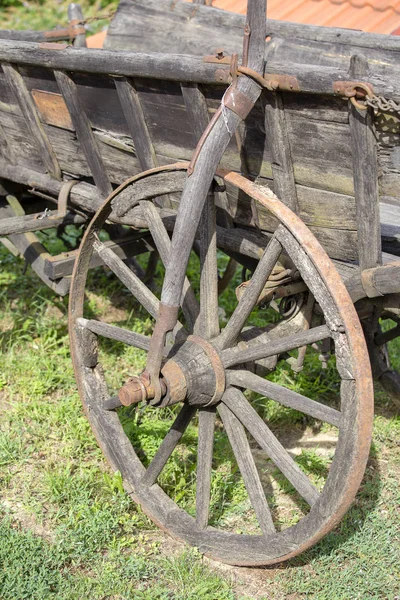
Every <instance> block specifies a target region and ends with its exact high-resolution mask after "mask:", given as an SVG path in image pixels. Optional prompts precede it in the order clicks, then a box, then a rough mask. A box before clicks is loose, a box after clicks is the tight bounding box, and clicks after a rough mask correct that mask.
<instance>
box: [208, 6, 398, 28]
mask: <svg viewBox="0 0 400 600" xmlns="http://www.w3.org/2000/svg"><path fill="white" fill-rule="evenodd" d="M213 6H215V7H216V8H223V9H225V10H230V11H232V12H237V13H242V14H243V13H245V12H246V6H247V1H246V0H214V1H213ZM268 16H269V18H270V19H277V20H282V21H293V22H295V23H307V24H309V25H324V26H328V27H346V28H349V29H362V30H363V31H370V32H375V33H393V32H394V30H396V29H398V28H399V27H400V0H292V1H291V2H283V1H282V0H268Z"/></svg>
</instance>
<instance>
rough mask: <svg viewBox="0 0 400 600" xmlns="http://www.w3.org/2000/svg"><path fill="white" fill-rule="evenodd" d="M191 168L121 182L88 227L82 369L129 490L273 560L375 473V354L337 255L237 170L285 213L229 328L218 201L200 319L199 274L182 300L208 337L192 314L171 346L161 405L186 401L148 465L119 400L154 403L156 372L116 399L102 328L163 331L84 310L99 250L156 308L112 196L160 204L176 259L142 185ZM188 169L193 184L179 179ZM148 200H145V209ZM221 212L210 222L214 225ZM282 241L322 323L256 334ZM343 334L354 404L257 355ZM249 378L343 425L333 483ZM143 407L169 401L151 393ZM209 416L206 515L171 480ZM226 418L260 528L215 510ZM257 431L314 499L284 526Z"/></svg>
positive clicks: (74, 312)
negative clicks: (262, 371) (264, 406)
mask: <svg viewBox="0 0 400 600" xmlns="http://www.w3.org/2000/svg"><path fill="white" fill-rule="evenodd" d="M183 169H185V165H184V164H183V165H182V164H181V165H174V166H171V167H165V168H160V169H155V170H153V171H148V172H147V173H144V174H141V175H138V176H137V177H135V178H133V179H132V180H131V183H130V184H128V183H126V184H125V185H124V186H121V187H120V188H119V189H118V190H116V191H115V192H114V193H113V194H112V195H111V196H110V197H109V198H108V200H107V201H106V202H105V204H104V205H103V207H102V208H101V209H100V211H99V212H98V213H97V214H96V216H95V217H94V219H93V220H92V222H91V224H90V226H89V228H88V230H87V231H86V234H85V237H84V240H83V242H82V246H81V249H80V254H79V257H78V259H77V261H76V265H75V271H74V276H73V282H72V288H71V295H70V298H71V300H70V336H71V351H72V356H73V362H74V369H75V374H76V378H77V382H78V386H79V390H80V395H81V398H82V402H83V405H84V408H85V411H86V414H87V416H88V418H89V420H90V423H91V426H92V428H93V430H94V433H95V435H96V437H97V440H98V442H99V444H100V446H101V447H102V449H103V451H104V453H105V455H106V456H107V458H108V460H109V462H110V463H111V465H112V467H113V468H114V469H117V470H119V471H120V472H121V474H122V476H123V479H124V481H125V486H126V489H127V490H128V491H129V492H130V493H131V495H132V496H133V498H134V499H135V500H136V501H137V502H139V503H140V504H141V506H142V508H143V510H144V511H145V512H146V513H147V514H148V515H149V516H150V517H151V518H152V519H153V521H154V522H155V523H156V524H157V525H159V526H160V527H161V528H163V529H164V530H166V531H168V532H169V533H170V534H171V535H173V536H174V537H177V538H179V539H181V540H184V541H185V542H188V543H189V544H192V545H194V546H197V547H198V548H199V549H200V551H201V552H203V553H206V554H207V555H209V556H211V557H213V558H215V559H217V560H221V561H223V562H227V563H230V564H236V565H267V564H273V563H276V562H280V561H282V560H285V559H288V558H290V557H293V556H295V555H296V554H298V553H300V552H301V551H303V550H305V549H306V548H308V547H310V546H311V545H313V544H314V543H315V542H317V541H318V540H319V539H320V538H321V537H322V536H323V535H325V534H326V533H327V532H328V531H330V530H331V529H332V528H333V527H334V526H335V524H336V523H337V522H338V520H339V519H340V518H341V516H342V515H343V514H344V513H345V511H346V510H347V509H348V507H349V505H350V503H351V502H352V500H353V498H354V495H355V493H356V491H357V489H358V486H359V484H360V481H361V478H362V475H363V472H364V468H365V464H366V461H367V457H368V451H369V445H370V438H371V424H372V414H373V413H372V398H373V395H372V385H371V374H370V367H369V362H368V358H367V356H368V355H367V351H366V347H365V342H364V338H363V336H362V332H361V327H360V323H359V321H358V319H357V316H356V313H355V310H354V307H353V305H352V303H351V301H350V298H349V296H348V294H347V292H346V289H345V288H344V285H343V283H342V281H341V279H340V277H339V275H338V274H337V272H336V270H335V269H334V267H333V266H332V263H331V262H330V260H329V258H328V257H327V255H326V254H325V252H324V251H323V250H322V248H321V247H320V246H319V244H318V242H317V241H316V240H315V238H314V237H313V235H312V234H311V233H310V232H309V230H308V229H307V228H306V227H305V226H304V224H303V223H302V222H301V220H300V219H299V218H298V217H296V215H294V214H293V213H292V212H291V211H290V210H289V209H288V208H287V207H285V206H284V205H283V204H282V203H281V202H280V201H279V200H277V199H276V197H274V196H273V194H272V192H270V191H269V190H268V189H266V188H261V187H259V186H256V185H255V184H252V183H250V182H248V181H247V180H246V179H244V178H243V177H241V176H239V175H236V174H233V173H228V174H223V176H224V178H225V180H226V181H227V182H230V184H231V185H236V186H237V187H239V188H241V189H242V190H243V191H244V192H246V193H248V194H249V195H250V196H251V197H253V198H254V199H255V200H256V201H258V202H260V203H261V204H263V205H264V207H266V208H267V209H269V210H270V211H271V212H272V213H273V214H274V215H275V217H277V218H278V220H279V221H280V225H279V226H278V228H277V229H276V231H275V233H274V235H273V236H272V237H271V240H270V242H269V244H268V246H267V248H266V250H265V252H264V254H263V255H262V258H261V260H260V262H259V264H258V267H257V269H256V271H255V272H254V275H253V278H252V281H251V284H250V285H249V286H248V289H247V290H246V292H245V294H244V295H243V297H242V298H241V300H240V301H239V302H238V304H237V307H236V309H235V310H234V312H233V314H232V316H231V317H230V319H229V320H228V322H227V323H226V325H225V327H224V328H223V329H222V331H221V332H220V329H219V324H218V320H217V314H218V310H217V309H218V294H217V274H216V245H215V235H214V234H215V220H214V218H213V210H212V207H211V208H210V204H208V205H207V204H206V209H205V211H208V215H209V218H208V219H206V220H205V221H203V233H202V235H201V240H200V244H201V247H202V261H201V280H200V317H199V319H198V320H197V321H196V319H197V314H196V299H195V297H194V294H193V292H192V291H191V288H190V286H189V284H188V282H187V283H186V289H185V292H184V293H183V294H182V298H183V302H182V304H181V306H182V309H183V310H182V313H181V314H182V315H183V316H181V320H182V321H183V320H184V319H185V323H186V327H187V329H188V333H189V334H190V333H191V331H190V330H193V328H194V331H195V335H194V336H193V335H192V336H189V337H186V334H185V333H184V327H183V325H182V326H179V325H178V326H177V327H176V328H175V330H174V333H173V336H172V337H173V339H172V344H173V346H172V350H171V346H169V347H168V348H166V349H165V353H164V354H165V355H168V357H166V358H165V361H164V367H163V369H162V373H163V379H162V381H161V387H162V390H163V398H162V401H161V405H165V404H173V403H177V406H176V407H175V409H176V410H179V412H177V416H176V418H175V420H174V422H173V424H172V425H171V428H170V429H169V432H168V433H167V435H166V436H165V438H164V439H163V441H162V442H161V444H160V446H159V448H158V450H157V452H156V453H155V456H154V457H153V458H152V460H151V462H150V464H149V465H148V466H145V465H144V464H143V461H144V459H143V458H142V455H141V453H140V452H137V451H136V450H135V448H134V447H133V446H132V444H131V442H130V441H129V439H128V437H127V436H126V435H125V433H124V430H123V427H122V425H121V421H120V417H119V410H112V409H113V407H114V408H115V407H116V406H120V404H121V400H122V401H123V402H125V403H126V404H129V403H132V402H134V401H135V402H136V401H137V400H138V399H140V398H147V401H148V404H150V405H151V402H152V397H153V396H154V394H152V390H151V386H150V387H146V385H145V383H146V382H144V383H143V379H142V380H140V378H136V379H135V378H134V379H133V380H132V381H130V382H127V384H126V385H125V386H123V388H122V389H121V390H120V392H119V397H118V398H117V399H116V398H115V397H111V398H110V392H109V391H108V388H107V384H106V382H105V376H104V372H103V367H102V365H101V364H100V363H99V359H98V354H97V347H98V340H99V338H100V339H101V338H102V337H111V338H114V339H116V340H120V341H123V342H125V343H126V344H129V345H133V346H136V347H137V348H142V349H144V350H148V348H149V344H150V338H149V337H148V336H144V335H141V334H137V333H134V332H128V331H126V330H125V329H122V328H119V327H115V326H114V327H113V326H110V325H107V324H103V323H101V322H98V321H92V320H87V319H84V318H83V317H84V314H83V296H84V290H85V285H86V278H87V270H88V263H89V260H90V256H91V254H92V252H93V249H94V248H96V250H97V252H99V253H100V254H101V255H102V257H103V259H104V261H105V262H106V264H108V266H109V267H110V268H111V269H112V270H113V271H114V273H115V274H116V275H117V277H119V278H120V279H121V281H122V282H123V283H124V285H125V286H126V287H127V288H128V289H129V290H130V291H131V292H132V294H134V296H135V297H136V299H137V300H138V301H139V302H140V304H142V306H143V307H145V309H146V310H147V311H148V312H149V313H150V314H151V315H153V316H154V317H155V316H156V312H157V307H158V300H157V298H156V297H155V296H154V295H153V294H152V293H151V292H150V291H149V290H148V289H147V288H146V286H145V285H144V284H143V283H142V282H140V281H139V280H138V278H136V277H135V276H134V275H133V274H132V273H131V272H127V270H126V269H124V266H123V264H122V263H121V261H119V260H118V258H117V257H116V256H115V255H112V253H109V252H107V251H106V250H105V248H104V247H103V246H102V244H101V243H100V242H99V241H98V238H97V231H98V230H99V229H100V228H101V226H102V224H103V223H104V221H105V219H107V218H108V216H109V215H110V213H111V209H112V207H113V206H114V209H115V208H118V204H119V205H121V202H120V200H119V199H120V198H121V197H122V193H123V189H124V188H128V186H129V185H130V187H129V188H128V189H129V190H130V191H131V199H132V200H131V206H130V208H129V211H130V212H129V211H128V212H127V213H126V214H127V216H128V217H129V215H130V216H131V218H132V219H133V217H134V215H135V214H137V213H135V211H139V212H140V211H142V212H141V214H142V215H143V214H144V215H145V216H146V215H147V216H146V218H147V219H148V223H149V227H150V229H151V232H152V235H153V238H154V240H155V242H156V245H157V247H158V250H159V253H160V256H161V258H162V259H163V260H168V258H169V257H168V248H169V237H168V235H167V234H166V231H165V229H164V227H163V223H162V221H161V219H160V218H159V213H158V212H157V209H156V208H155V205H154V204H152V203H150V202H149V201H148V200H149V194H148V193H147V195H146V193H145V192H143V193H142V196H141V197H140V194H138V193H135V189H139V188H140V189H143V190H144V189H145V186H143V185H142V184H143V183H146V182H147V183H149V184H150V187H151V182H152V179H154V181H155V180H156V179H157V177H159V175H160V173H164V174H168V185H165V189H164V193H167V192H171V190H174V191H178V188H179V187H182V186H183V183H182V170H183ZM178 180H179V181H181V184H179V182H178V183H176V184H174V181H178ZM135 186H136V188H135ZM141 186H142V188H141ZM153 188H154V193H153V195H156V194H157V195H158V196H160V195H161V194H162V190H160V186H159V185H158V184H157V185H156V184H155V185H154V186H153ZM142 199H144V202H143V203H141V200H142ZM122 204H123V203H122ZM135 204H136V205H139V207H138V206H136V208H135V207H134V205H135ZM207 207H208V208H207ZM125 208H126V205H125ZM142 218H143V217H142ZM207 223H208V226H207V227H204V224H207ZM282 251H284V252H286V253H287V254H288V255H289V256H290V258H291V259H292V261H293V263H294V265H295V267H296V269H297V270H298V272H299V273H300V275H301V278H302V280H303V281H304V282H305V284H306V285H307V286H308V290H309V292H310V293H312V295H313V297H314V298H315V302H316V307H317V310H316V311H315V314H317V315H318V314H319V319H320V321H319V324H317V325H316V326H314V323H312V324H311V327H310V328H309V329H308V330H301V328H300V330H299V329H297V330H296V329H294V330H290V328H289V329H287V328H286V325H287V324H285V323H284V325H283V326H282V325H281V326H280V329H279V328H278V329H277V330H275V332H277V333H278V335H275V337H274V336H273V335H272V336H271V335H270V333H269V332H270V331H271V330H272V331H273V329H274V328H272V329H271V328H264V329H263V328H261V330H259V329H257V328H253V329H251V328H250V330H249V329H247V330H246V331H247V334H246V335H245V334H244V333H243V332H244V331H245V325H246V323H248V317H249V315H250V313H251V310H252V309H253V307H254V306H255V304H256V302H257V299H258V297H259V294H260V291H261V290H262V289H263V287H264V285H265V282H266V280H267V279H268V277H269V275H270V273H271V271H272V269H273V267H274V265H275V264H276V261H277V259H278V257H279V255H280V254H281V252H282ZM276 327H279V324H278V325H277V326H276ZM249 331H250V334H249ZM182 334H183V335H182ZM243 336H244V337H245V338H246V340H247V341H244V339H243ZM240 338H241V341H240V342H238V340H239V339H240ZM329 338H330V339H331V340H332V344H333V345H334V346H335V350H336V365H337V371H338V375H339V377H340V379H341V387H340V396H341V405H340V410H336V409H334V408H331V407H330V406H327V405H324V404H321V403H319V402H317V401H314V400H311V399H309V398H307V397H305V396H303V395H301V394H299V393H296V392H293V391H292V390H290V389H288V388H286V387H283V386H281V385H278V384H276V383H273V382H271V381H269V380H268V379H265V378H264V377H261V376H260V375H257V374H256V373H255V372H254V361H256V362H257V361H258V360H260V361H264V362H265V360H266V359H268V357H274V356H275V357H278V359H283V358H285V357H287V354H286V353H287V352H289V351H291V350H292V349H295V348H300V347H305V346H309V345H311V344H314V345H315V343H317V342H318V341H319V340H322V339H329ZM211 340H212V343H210V341H211ZM246 389H247V390H251V391H253V392H256V393H259V394H260V395H261V397H265V396H267V397H269V398H271V399H273V400H274V401H276V402H278V403H281V404H282V405H284V406H289V407H292V408H295V409H296V410H298V411H300V412H301V413H303V414H304V415H305V416H308V417H309V416H311V417H314V418H315V419H317V420H319V421H322V422H325V423H328V424H329V426H332V427H333V428H337V429H338V437H337V443H336V446H335V452H334V456H333V459H332V461H331V464H330V467H329V473H328V475H327V478H326V482H325V484H324V486H323V488H322V489H318V488H317V486H316V485H314V484H313V482H312V481H311V479H310V477H309V476H308V475H306V474H305V472H304V471H303V470H301V469H300V468H299V465H298V464H297V462H296V461H295V460H294V459H293V457H292V456H291V455H290V454H289V453H288V452H287V450H286V449H285V447H284V445H283V444H282V443H280V441H279V440H278V439H277V437H276V436H275V434H274V433H273V432H272V431H271V429H270V428H269V427H268V425H267V424H266V422H265V421H264V420H263V419H262V418H261V417H260V416H259V414H258V413H257V411H256V410H255V408H254V406H253V397H254V396H251V397H250V400H248V399H247V397H246V396H245V393H244V392H245V390H246ZM143 410H145V411H147V410H148V411H157V410H162V409H161V408H158V407H157V406H147V405H146V408H144V409H143ZM152 414H154V413H152ZM197 422H198V451H197V467H196V469H197V471H196V502H195V504H196V507H195V511H194V512H195V516H192V514H190V512H191V511H190V510H189V509H187V510H186V509H185V508H182V507H180V506H179V505H178V503H179V500H177V502H175V501H174V500H173V499H171V497H170V496H169V495H168V494H167V493H166V492H165V491H164V490H163V489H162V488H161V486H160V485H159V484H158V483H157V481H158V480H159V477H160V474H161V475H162V472H163V469H164V467H165V465H166V463H167V461H168V459H169V457H170V456H171V454H172V452H173V450H174V449H175V448H177V446H178V445H179V443H180V442H181V441H182V436H183V434H184V432H185V430H186V428H187V427H188V425H189V423H197ZM132 426H133V424H132ZM222 428H223V429H224V430H225V432H226V434H227V438H228V440H229V443H230V445H231V448H232V450H233V454H234V455H235V457H236V462H237V465H238V468H239V471H240V473H241V476H242V478H243V482H244V488H243V489H246V490H247V493H248V498H249V500H250V503H251V506H252V507H253V509H254V513H255V515H256V517H257V521H258V527H257V528H256V527H254V528H253V529H252V526H249V528H248V529H247V530H246V532H245V533H237V525H235V526H234V531H232V530H230V528H229V523H228V524H226V523H222V524H221V523H220V522H218V521H217V522H216V521H215V520H214V521H213V515H212V513H211V512H210V486H211V481H210V480H211V479H212V474H211V466H212V460H213V438H214V434H215V433H216V432H220V431H221V430H222ZM254 442H256V445H257V453H259V452H261V451H264V452H265V453H266V455H267V456H268V457H269V459H270V461H272V463H273V464H274V465H275V467H276V468H277V470H278V471H279V472H280V474H281V477H282V478H283V479H284V480H286V483H287V485H286V487H287V489H288V490H289V491H288V494H294V495H295V496H296V497H297V498H299V499H300V500H299V501H300V502H302V503H303V506H306V507H307V508H303V509H302V510H303V512H302V516H301V517H299V519H298V522H297V523H295V524H294V525H292V526H288V527H286V528H282V527H281V528H279V527H278V528H277V527H276V523H275V517H274V516H273V515H272V511H271V507H270V506H269V503H268V501H267V499H266V495H265V491H264V489H263V484H262V482H261V478H260V474H259V469H258V467H257V464H256V461H255V458H254V453H255V451H254V445H255V443H254ZM252 447H253V450H252ZM254 513H252V514H254ZM249 514H250V513H249ZM209 523H211V525H209ZM235 528H236V529H235ZM244 529H245V527H244V526H243V527H241V530H242V531H243V530H244Z"/></svg>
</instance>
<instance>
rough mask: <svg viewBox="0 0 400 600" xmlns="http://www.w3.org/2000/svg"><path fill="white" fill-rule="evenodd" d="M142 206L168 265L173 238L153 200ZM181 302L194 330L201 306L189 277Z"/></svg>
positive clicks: (158, 248)
mask: <svg viewBox="0 0 400 600" xmlns="http://www.w3.org/2000/svg"><path fill="white" fill-rule="evenodd" d="M140 206H141V207H142V208H143V210H144V214H145V217H146V221H147V226H148V228H149V230H150V233H151V235H152V237H153V240H154V243H155V244H156V246H157V250H158V252H159V254H160V257H161V260H162V261H163V263H164V265H165V266H167V265H168V262H169V259H170V257H171V240H170V239H169V235H168V233H167V230H166V228H165V225H164V223H163V222H162V219H161V217H160V213H159V212H158V210H157V209H156V207H155V206H154V204H153V203H152V202H141V203H140ZM181 302H182V310H183V313H184V315H185V318H186V320H187V322H188V324H189V327H190V328H191V329H192V331H193V329H194V327H195V324H196V321H197V318H198V316H199V311H200V307H199V303H198V302H197V298H196V296H195V294H194V292H193V289H192V286H191V285H190V281H189V280H188V278H187V277H185V280H184V284H183V291H182V298H181Z"/></svg>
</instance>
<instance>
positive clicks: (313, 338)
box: [221, 325, 331, 368]
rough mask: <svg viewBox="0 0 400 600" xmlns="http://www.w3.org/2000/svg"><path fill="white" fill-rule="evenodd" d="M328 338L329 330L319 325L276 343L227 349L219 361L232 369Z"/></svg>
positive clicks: (249, 344) (250, 344)
mask: <svg viewBox="0 0 400 600" xmlns="http://www.w3.org/2000/svg"><path fill="white" fill-rule="evenodd" d="M329 337H331V331H330V329H329V328H328V327H327V326H326V325H321V326H319V327H313V328H312V329H309V330H308V331H305V332H301V333H295V334H293V335H290V336H288V337H286V338H284V339H282V340H278V341H276V340H274V341H269V342H266V343H259V342H256V343H254V344H252V343H251V342H249V343H248V347H247V348H246V349H243V348H239V347H233V348H227V349H226V350H223V351H222V354H221V360H222V362H223V364H224V367H225V368H227V367H233V366H234V365H238V364H242V363H243V364H244V363H247V362H251V361H254V360H260V359H262V358H269V357H270V356H279V355H280V354H284V353H285V352H290V350H295V349H296V348H301V346H306V345H308V344H314V343H315V342H320V341H321V340H325V339H327V338H329Z"/></svg>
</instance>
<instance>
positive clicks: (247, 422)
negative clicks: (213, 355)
mask: <svg viewBox="0 0 400 600" xmlns="http://www.w3.org/2000/svg"><path fill="white" fill-rule="evenodd" d="M231 389H232V392H231V393H230V394H225V395H224V396H223V397H222V401H223V403H224V404H226V405H227V406H228V408H230V410H231V411H232V412H233V413H234V415H235V416H236V417H237V418H238V419H239V421H240V422H241V423H242V425H244V427H245V428H246V429H247V430H248V432H249V433H250V435H252V436H253V437H254V439H255V440H256V442H257V444H259V446H261V448H262V449H263V450H265V452H266V453H267V455H268V456H269V458H270V459H271V460H272V462H273V463H274V464H275V465H276V466H277V467H278V469H279V470H280V471H281V472H282V474H283V475H284V476H285V477H286V478H287V479H288V481H290V483H291V484H292V485H293V487H294V488H295V489H296V490H297V491H298V493H299V494H300V495H301V496H302V497H303V498H304V500H306V502H308V504H309V505H310V506H312V505H313V504H315V502H316V501H317V500H318V498H319V492H318V490H317V489H316V488H315V487H314V485H313V484H312V483H311V482H310V480H309V479H308V477H307V475H305V473H303V471H302V470H301V469H300V467H299V466H298V465H297V464H296V463H295V461H294V460H293V458H292V457H291V456H290V454H289V453H288V452H287V450H285V448H284V447H283V446H282V444H281V443H280V442H279V441H278V440H277V438H276V437H275V436H274V434H273V433H272V432H271V430H270V429H269V427H268V426H267V425H266V424H265V423H264V421H263V420H262V419H261V417H260V416H259V415H258V414H257V412H256V411H255V410H254V408H253V407H252V406H251V405H250V403H249V402H248V401H247V400H246V398H245V397H244V396H243V394H242V392H240V391H239V390H238V389H237V388H231Z"/></svg>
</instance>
